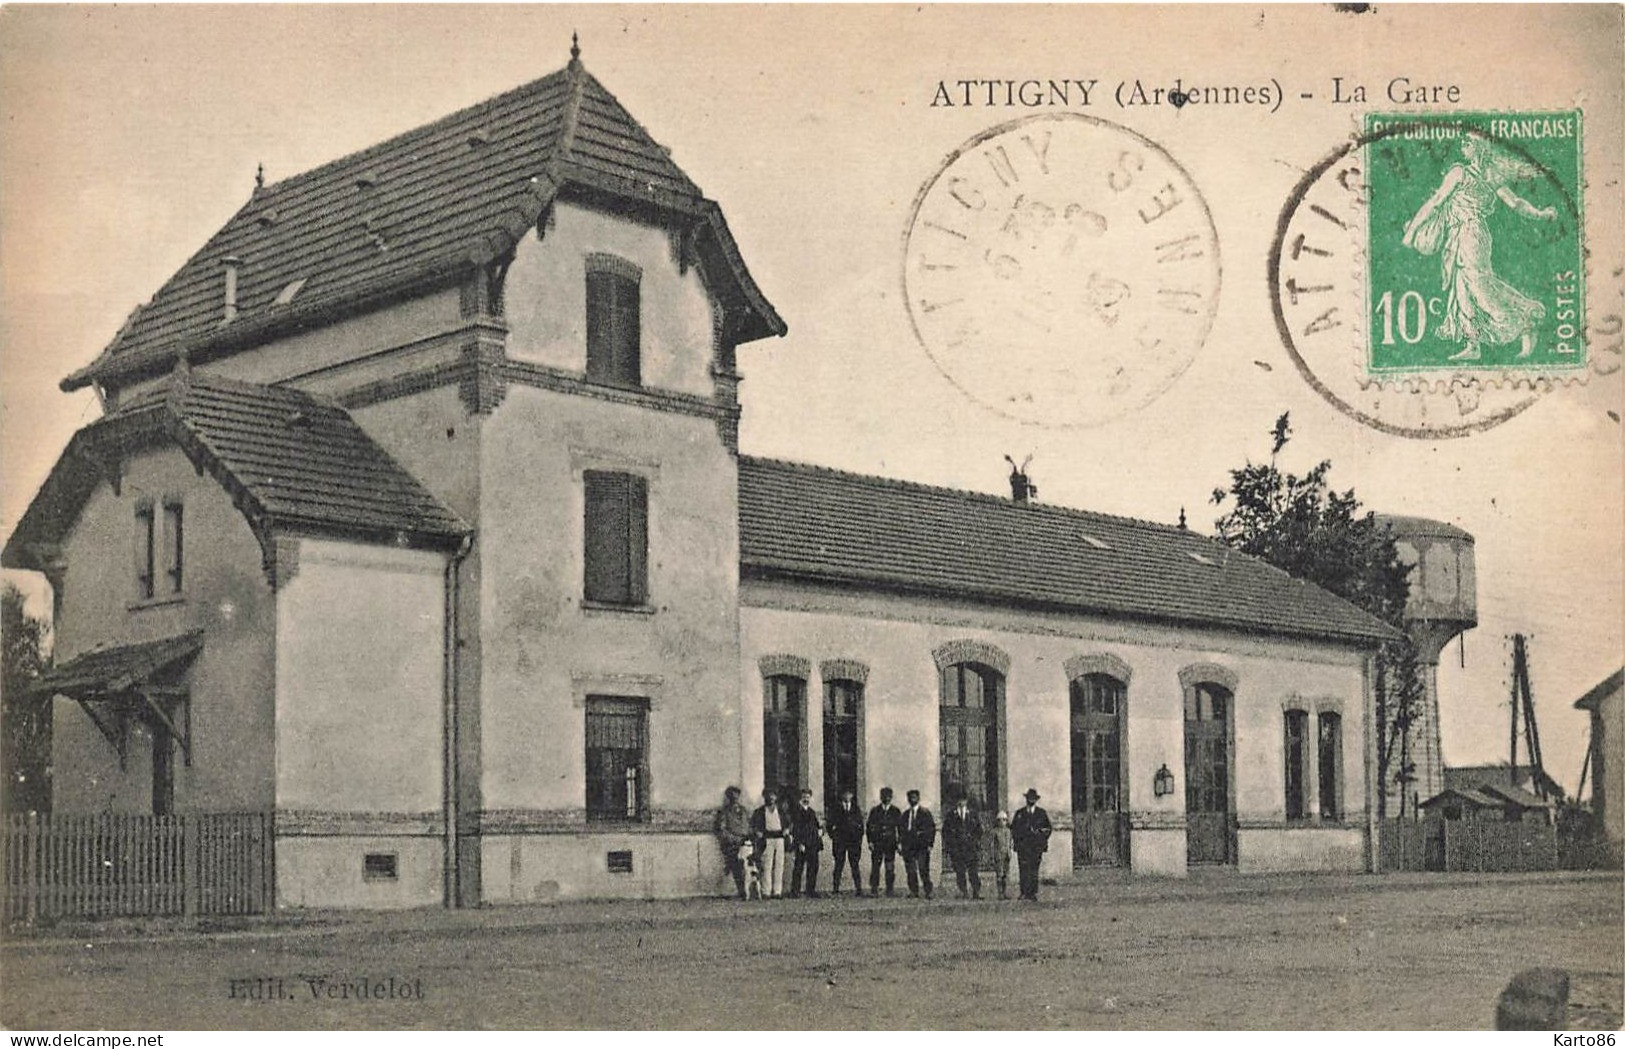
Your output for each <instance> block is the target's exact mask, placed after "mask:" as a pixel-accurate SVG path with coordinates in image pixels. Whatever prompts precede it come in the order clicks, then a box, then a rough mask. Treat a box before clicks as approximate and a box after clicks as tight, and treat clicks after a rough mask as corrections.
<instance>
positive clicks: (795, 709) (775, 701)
mask: <svg viewBox="0 0 1625 1049" xmlns="http://www.w3.org/2000/svg"><path fill="white" fill-rule="evenodd" d="M765 687H766V694H765V695H764V696H763V697H762V786H763V788H764V789H767V788H771V789H774V790H777V791H778V792H779V800H781V801H784V800H786V799H789V798H794V797H795V796H796V794H797V792H798V791H800V789H801V745H802V744H801V725H802V719H803V717H804V716H805V715H804V713H803V711H805V709H806V705H807V682H806V681H804V680H802V679H801V678H799V677H792V676H791V675H789V674H774V675H773V676H771V677H769V678H768V679H767V681H766V686H765Z"/></svg>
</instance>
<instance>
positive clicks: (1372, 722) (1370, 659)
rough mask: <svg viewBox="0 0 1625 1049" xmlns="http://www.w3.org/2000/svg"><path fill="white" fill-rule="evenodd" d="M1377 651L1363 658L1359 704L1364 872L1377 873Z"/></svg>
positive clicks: (1378, 786) (1378, 868)
mask: <svg viewBox="0 0 1625 1049" xmlns="http://www.w3.org/2000/svg"><path fill="white" fill-rule="evenodd" d="M1376 659H1377V656H1376V653H1375V652H1372V651H1369V650H1368V651H1367V652H1366V653H1365V654H1364V656H1362V657H1361V659H1360V677H1361V679H1362V687H1361V690H1360V691H1361V693H1362V702H1361V703H1360V707H1361V710H1360V719H1361V721H1362V722H1363V723H1364V729H1365V731H1364V736H1365V872H1366V873H1367V874H1377V873H1379V872H1380V870H1381V868H1380V867H1379V865H1378V855H1377V853H1378V848H1377V843H1378V838H1377V833H1378V827H1377V790H1378V789H1380V785H1379V784H1378V783H1377V747H1378V745H1379V742H1380V741H1379V740H1378V739H1377V735H1376V734H1377V729H1376V721H1377V691H1376Z"/></svg>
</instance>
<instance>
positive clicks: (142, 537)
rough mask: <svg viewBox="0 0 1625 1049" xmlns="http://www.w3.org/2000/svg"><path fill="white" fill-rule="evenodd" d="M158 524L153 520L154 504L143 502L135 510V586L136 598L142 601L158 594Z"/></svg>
mask: <svg viewBox="0 0 1625 1049" xmlns="http://www.w3.org/2000/svg"><path fill="white" fill-rule="evenodd" d="M157 524H158V522H157V521H156V520H155V519H154V518H153V508H152V504H151V503H149V502H143V503H139V504H137V505H136V508H135V585H136V596H137V597H138V598H139V599H140V600H142V601H150V600H152V597H153V594H154V593H155V592H156V583H157V581H156V578H155V575H156V568H155V562H156V561H157V555H158V535H157V531H158V529H157Z"/></svg>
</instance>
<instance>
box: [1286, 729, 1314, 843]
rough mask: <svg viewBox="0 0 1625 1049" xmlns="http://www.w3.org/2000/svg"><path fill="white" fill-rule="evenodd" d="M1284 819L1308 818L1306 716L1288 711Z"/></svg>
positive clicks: (1307, 739) (1307, 730)
mask: <svg viewBox="0 0 1625 1049" xmlns="http://www.w3.org/2000/svg"><path fill="white" fill-rule="evenodd" d="M1284 720H1285V735H1286V739H1285V744H1286V818H1287V819H1289V820H1302V819H1308V818H1309V784H1308V781H1307V779H1306V777H1307V776H1308V774H1309V714H1308V713H1307V712H1306V711H1302V710H1289V711H1287V712H1286V714H1285V718H1284Z"/></svg>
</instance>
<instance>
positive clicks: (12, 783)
mask: <svg viewBox="0 0 1625 1049" xmlns="http://www.w3.org/2000/svg"><path fill="white" fill-rule="evenodd" d="M48 632H49V631H48V627H47V626H46V623H45V621H44V620H43V619H39V618H37V617H35V616H31V615H29V614H28V609H27V607H26V603H25V600H24V597H23V592H22V591H21V590H18V589H17V588H16V587H15V586H13V585H12V584H11V583H6V584H5V589H4V591H3V592H0V645H3V648H0V732H3V735H4V739H3V740H0V748H3V749H0V761H3V763H4V768H5V785H4V788H3V789H4V798H3V802H4V809H5V811H7V812H47V811H49V810H50V807H51V704H50V703H49V702H43V701H41V699H40V698H39V697H38V696H33V695H30V694H29V691H28V689H29V686H30V685H31V684H32V683H33V682H34V680H35V679H37V678H38V677H39V676H40V673H41V672H42V671H43V670H44V669H45V666H46V663H47V658H46V652H45V646H46V640H47V637H48Z"/></svg>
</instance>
